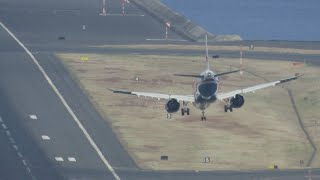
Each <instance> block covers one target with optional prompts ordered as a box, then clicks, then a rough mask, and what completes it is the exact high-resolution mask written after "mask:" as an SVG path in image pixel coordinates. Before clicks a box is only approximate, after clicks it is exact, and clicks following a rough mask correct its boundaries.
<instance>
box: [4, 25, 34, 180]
mask: <svg viewBox="0 0 320 180" xmlns="http://www.w3.org/2000/svg"><path fill="white" fill-rule="evenodd" d="M0 23H1V22H0ZM0 123H1V126H2V127H3V128H4V129H7V130H6V135H7V136H8V139H9V141H10V143H11V144H12V147H13V149H14V150H15V152H16V153H17V155H18V156H19V158H20V159H21V162H22V163H23V165H24V166H25V168H26V171H27V172H28V173H29V175H30V177H31V179H32V180H36V179H37V178H35V177H34V176H33V174H32V172H31V169H30V167H29V165H28V164H27V161H26V160H25V159H24V158H23V155H22V153H21V152H20V151H19V148H18V146H17V145H16V141H15V140H14V139H13V137H12V136H11V132H10V131H9V128H8V127H7V126H6V125H5V123H4V121H3V119H2V118H1V117H0Z"/></svg>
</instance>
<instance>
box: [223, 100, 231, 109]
mask: <svg viewBox="0 0 320 180" xmlns="http://www.w3.org/2000/svg"><path fill="white" fill-rule="evenodd" d="M225 101H226V103H227V105H225V106H224V112H228V110H230V112H232V111H233V109H232V104H231V101H230V99H227V100H225Z"/></svg>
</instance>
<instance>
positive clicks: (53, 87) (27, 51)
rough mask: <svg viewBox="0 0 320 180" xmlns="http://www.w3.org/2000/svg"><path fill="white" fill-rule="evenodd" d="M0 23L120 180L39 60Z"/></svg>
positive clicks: (118, 178)
mask: <svg viewBox="0 0 320 180" xmlns="http://www.w3.org/2000/svg"><path fill="white" fill-rule="evenodd" d="M0 25H1V26H2V28H3V29H5V30H6V31H7V32H8V33H9V34H10V36H11V37H12V38H13V39H14V40H15V41H16V42H17V43H18V44H19V45H20V46H21V47H22V48H23V49H24V50H25V51H26V53H27V54H28V55H29V56H30V57H31V59H32V60H33V62H34V63H35V64H36V66H37V67H38V68H39V70H40V72H41V73H42V74H43V76H44V78H45V79H46V80H47V81H48V83H49V85H50V86H51V88H52V89H53V90H54V92H55V93H56V94H57V96H58V97H59V98H60V100H61V102H62V103H63V105H64V106H65V107H66V109H67V110H68V112H69V113H70V115H71V116H72V118H73V120H74V121H75V122H76V123H77V124H78V126H79V128H80V129H81V131H82V132H83V134H84V135H85V136H86V138H87V139H88V141H89V143H90V144H91V146H92V147H93V148H94V150H95V151H96V152H97V154H98V156H99V157H100V159H101V160H102V162H103V163H104V164H105V166H106V167H107V168H108V169H109V171H110V172H111V173H112V175H113V176H114V177H115V179H116V180H120V177H119V176H118V174H117V173H116V172H115V171H114V169H113V168H112V166H111V165H110V163H109V162H108V160H107V158H106V157H105V156H104V155H103V154H102V152H101V151H100V149H99V148H98V146H97V144H96V143H95V142H94V141H93V139H92V138H91V136H90V135H89V133H88V131H87V130H86V129H85V128H84V126H83V125H82V123H81V122H80V121H79V119H78V117H77V116H76V115H75V114H74V112H73V111H72V109H71V108H70V106H69V105H68V103H67V102H66V100H65V99H64V98H63V96H62V95H61V93H60V92H59V90H58V89H57V87H56V86H55V85H54V83H53V82H52V80H51V79H50V78H49V76H48V75H47V73H46V72H45V71H44V69H43V68H42V66H41V65H40V64H39V62H38V61H37V59H36V58H35V57H34V56H33V55H32V53H31V52H30V51H29V50H28V49H27V48H26V47H25V46H24V45H23V44H22V43H21V41H20V40H19V39H18V38H17V37H16V36H15V35H14V34H13V33H12V32H11V31H10V30H9V29H8V28H7V27H6V26H5V25H4V24H3V23H2V22H0Z"/></svg>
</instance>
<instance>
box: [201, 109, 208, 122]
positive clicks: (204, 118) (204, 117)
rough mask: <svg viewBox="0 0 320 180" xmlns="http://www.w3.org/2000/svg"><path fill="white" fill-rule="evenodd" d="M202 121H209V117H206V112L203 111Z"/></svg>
mask: <svg viewBox="0 0 320 180" xmlns="http://www.w3.org/2000/svg"><path fill="white" fill-rule="evenodd" d="M201 121H207V117H206V116H205V115H204V111H202V116H201Z"/></svg>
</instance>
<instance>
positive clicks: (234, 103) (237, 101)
mask: <svg viewBox="0 0 320 180" xmlns="http://www.w3.org/2000/svg"><path fill="white" fill-rule="evenodd" d="M243 104H244V97H243V96H241V95H239V94H237V95H236V96H235V97H233V98H231V107H233V108H241V107H242V106H243Z"/></svg>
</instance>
